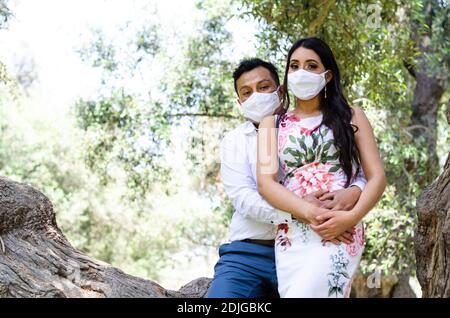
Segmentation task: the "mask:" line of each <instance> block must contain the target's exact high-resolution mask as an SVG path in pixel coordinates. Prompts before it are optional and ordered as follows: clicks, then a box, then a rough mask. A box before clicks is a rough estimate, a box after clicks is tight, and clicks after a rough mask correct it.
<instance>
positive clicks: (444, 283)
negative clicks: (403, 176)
mask: <svg viewBox="0 0 450 318" xmlns="http://www.w3.org/2000/svg"><path fill="white" fill-rule="evenodd" d="M447 120H448V121H449V124H450V101H449V105H448V108H447ZM417 216H418V227H417V230H416V233H415V248H416V261H417V278H418V279H419V283H420V285H421V286H422V292H423V297H447V298H448V297H450V244H449V243H450V153H449V155H448V156H447V161H446V163H445V165H444V171H443V172H442V174H441V175H440V176H439V178H438V179H437V180H436V181H435V182H433V183H432V184H431V185H430V186H429V187H427V188H426V189H425V190H424V191H423V192H422V193H421V194H420V196H419V197H418V199H417Z"/></svg>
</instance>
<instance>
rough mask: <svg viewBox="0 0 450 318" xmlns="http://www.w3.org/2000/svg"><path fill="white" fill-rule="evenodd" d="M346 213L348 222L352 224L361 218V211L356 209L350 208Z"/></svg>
mask: <svg viewBox="0 0 450 318" xmlns="http://www.w3.org/2000/svg"><path fill="white" fill-rule="evenodd" d="M348 214H349V217H350V222H351V223H352V225H356V224H358V223H359V222H360V221H361V219H362V217H361V216H360V215H361V213H360V211H358V210H355V209H351V210H350V211H348Z"/></svg>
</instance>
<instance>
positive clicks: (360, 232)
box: [275, 112, 364, 297]
mask: <svg viewBox="0 0 450 318" xmlns="http://www.w3.org/2000/svg"><path fill="white" fill-rule="evenodd" d="M322 117H323V115H322V114H321V115H319V116H314V117H308V118H299V117H297V116H296V115H294V114H293V113H291V112H288V113H286V114H284V115H282V117H281V118H280V125H279V130H278V155H279V160H280V167H281V172H282V175H283V180H284V181H283V185H284V186H285V187H286V188H288V189H289V190H291V191H292V192H294V193H295V194H297V195H299V196H304V195H307V194H310V193H313V192H315V191H317V190H320V189H325V190H329V191H335V190H338V189H342V188H343V187H344V186H345V183H346V180H347V178H346V175H345V173H344V171H343V170H342V168H341V167H340V164H339V154H338V152H337V150H336V147H335V145H334V138H333V132H332V130H331V129H330V128H328V127H326V126H325V125H321V122H322ZM354 172H355V171H354ZM355 232H356V233H355V235H354V243H352V244H345V243H340V244H339V245H335V244H332V243H329V242H328V243H325V244H323V243H322V238H321V237H320V236H319V235H318V234H317V233H316V232H314V231H313V230H312V229H311V227H310V226H309V225H308V224H305V223H303V222H300V221H297V220H293V221H292V222H290V223H287V224H279V225H278V228H277V235H276V240H275V256H276V266H277V276H278V290H279V293H280V296H281V297H348V296H349V294H350V288H351V282H352V277H353V274H354V273H355V271H356V269H357V267H358V264H359V261H360V259H361V254H362V252H363V249H364V227H363V224H362V222H360V223H358V224H357V225H356V226H355Z"/></svg>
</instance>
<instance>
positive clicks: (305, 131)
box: [300, 124, 320, 136]
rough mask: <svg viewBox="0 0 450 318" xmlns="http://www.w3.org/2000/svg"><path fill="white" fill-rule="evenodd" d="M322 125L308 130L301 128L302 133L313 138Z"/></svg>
mask: <svg viewBox="0 0 450 318" xmlns="http://www.w3.org/2000/svg"><path fill="white" fill-rule="evenodd" d="M319 126H320V124H319V125H317V126H315V127H313V128H306V127H300V133H301V134H302V135H306V136H311V134H312V133H313V132H314V131H315V130H316V129H317V128H319Z"/></svg>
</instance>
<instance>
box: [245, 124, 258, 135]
mask: <svg viewBox="0 0 450 318" xmlns="http://www.w3.org/2000/svg"><path fill="white" fill-rule="evenodd" d="M256 131H257V129H256V127H255V125H253V123H252V122H251V121H246V122H245V124H244V134H246V135H250V134H252V133H253V132H256Z"/></svg>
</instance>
